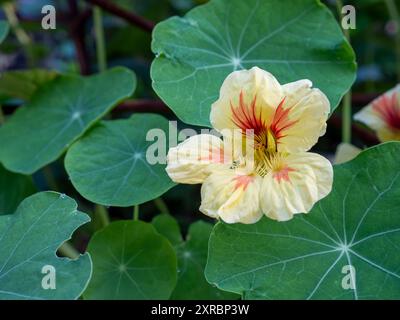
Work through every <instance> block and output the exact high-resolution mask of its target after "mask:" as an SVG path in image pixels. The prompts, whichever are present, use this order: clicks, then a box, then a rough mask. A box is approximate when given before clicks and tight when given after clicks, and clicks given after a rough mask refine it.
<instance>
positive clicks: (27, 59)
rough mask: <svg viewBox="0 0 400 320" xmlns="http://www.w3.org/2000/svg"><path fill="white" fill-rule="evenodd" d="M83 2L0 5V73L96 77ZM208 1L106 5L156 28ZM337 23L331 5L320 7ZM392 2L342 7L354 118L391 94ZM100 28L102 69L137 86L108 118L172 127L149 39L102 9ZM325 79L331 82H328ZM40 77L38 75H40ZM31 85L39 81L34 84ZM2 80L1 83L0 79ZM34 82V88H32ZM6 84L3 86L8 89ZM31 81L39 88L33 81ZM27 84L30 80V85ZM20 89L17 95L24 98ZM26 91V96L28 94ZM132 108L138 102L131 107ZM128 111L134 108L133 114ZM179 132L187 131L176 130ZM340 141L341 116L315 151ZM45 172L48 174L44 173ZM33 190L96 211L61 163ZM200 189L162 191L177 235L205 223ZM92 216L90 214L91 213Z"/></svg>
mask: <svg viewBox="0 0 400 320" xmlns="http://www.w3.org/2000/svg"><path fill="white" fill-rule="evenodd" d="M88 2H90V1H84V0H79V1H78V0H68V1H67V0H16V1H12V2H10V1H9V0H0V5H2V6H3V10H0V19H1V20H5V19H7V18H8V19H10V12H8V16H7V10H5V9H6V7H7V6H8V7H10V6H11V7H12V8H13V12H11V14H14V15H15V17H14V18H15V22H16V23H17V24H18V25H17V26H14V28H13V30H12V31H14V32H10V34H9V35H8V37H7V39H6V40H5V41H4V43H3V44H2V47H1V51H0V72H4V71H9V70H21V69H32V68H40V69H48V70H56V71H58V72H62V73H82V74H92V73H95V72H97V71H98V70H97V61H96V43H95V34H94V28H93V25H94V24H93V20H92V17H93V15H92V12H91V6H90V4H88ZM205 2H207V0H113V1H112V3H113V4H114V5H116V6H118V7H120V8H121V10H125V11H127V12H133V13H135V14H137V15H138V16H141V17H143V18H145V19H146V20H147V21H152V22H154V23H157V22H160V21H162V20H164V19H167V18H168V17H170V16H173V15H183V14H185V13H186V12H187V11H188V10H190V9H191V8H193V7H194V6H196V5H199V4H202V3H205ZM323 2H324V3H325V4H326V5H327V6H328V7H329V8H330V9H331V10H332V13H333V14H334V15H335V16H336V17H338V12H337V5H336V1H334V0H332V1H331V0H329V1H323ZM393 3H396V5H397V7H400V1H392V0H362V1H359V0H357V1H356V0H353V1H346V2H345V3H344V4H350V5H353V6H354V7H355V8H356V26H357V27H356V29H355V30H350V39H351V40H350V41H351V44H352V46H353V48H354V50H355V52H356V56H357V62H358V74H357V80H356V82H355V84H354V86H353V88H352V94H353V95H352V111H353V113H355V112H356V111H358V110H359V109H360V108H361V107H362V106H364V105H366V104H367V103H369V102H370V101H371V100H372V99H373V98H375V97H376V96H378V95H379V94H380V93H382V92H384V91H386V90H388V89H389V88H392V87H393V86H394V85H395V84H396V83H397V81H398V77H399V75H398V74H397V72H396V65H397V63H398V60H397V59H400V57H398V56H397V55H396V49H395V47H396V46H395V39H396V34H397V33H398V32H399V30H398V29H399V25H398V24H396V21H395V20H394V19H396V12H393V10H392V9H391V6H390V4H393ZM48 4H51V5H53V6H54V7H55V8H56V10H57V28H56V29H55V30H43V29H42V28H41V23H40V22H41V19H42V16H43V15H42V14H41V8H42V7H43V6H44V5H48ZM103 24H104V28H105V41H106V55H107V66H108V67H112V66H116V65H123V66H126V67H128V68H130V69H132V70H134V71H135V73H136V75H137V79H138V87H137V90H136V91H135V93H134V96H133V97H132V98H131V99H130V101H131V103H130V104H125V106H120V107H118V108H116V109H115V110H114V111H113V113H112V114H111V115H110V118H116V117H118V118H120V117H128V116H129V115H130V114H131V113H132V110H133V109H134V110H135V111H140V112H142V111H147V110H149V111H157V112H162V113H163V114H164V115H165V116H166V117H168V118H170V119H173V120H176V118H175V117H174V115H173V114H172V113H171V111H169V110H168V109H167V108H166V107H165V106H164V105H163V103H162V102H161V101H160V100H158V98H157V96H156V95H155V93H154V91H153V90H152V87H151V79H150V76H149V75H150V72H149V70H150V65H151V62H152V59H153V54H152V52H151V50H150V45H151V33H150V32H148V31H146V30H143V29H141V28H138V27H137V26H135V25H132V24H130V23H128V22H127V21H126V20H124V19H121V18H120V17H117V16H116V15H113V14H109V13H108V12H106V11H104V10H103ZM327 76H330V75H327ZM39 78H40V75H39ZM35 79H36V80H37V79H38V78H37V77H35ZM3 80H4V79H3ZM36 80H35V81H36ZM10 81H12V80H8V84H10V83H11V82H10ZM37 81H43V79H41V80H37ZM32 83H34V80H32V81H31V84H32ZM6 84H7V83H5V82H4V81H3V82H2V84H0V104H1V105H2V106H3V112H4V113H5V115H8V114H12V113H13V111H14V110H15V108H16V107H17V106H19V105H20V104H21V103H22V102H23V98H24V97H23V96H21V97H20V98H15V97H14V98H10V97H9V96H7V95H5V94H4V93H3V94H2V90H1V89H2V87H1V86H5V85H6ZM26 88H27V84H26V83H25V84H23V85H22V88H21V91H23V92H25V90H26ZM31 90H33V89H32V88H31ZM135 101H141V103H136V104H135ZM133 107H134V108H133ZM179 127H181V128H183V127H187V126H186V125H184V124H182V123H179ZM340 141H341V119H340V110H338V111H337V112H335V114H334V115H333V117H332V118H331V119H330V123H329V126H328V132H327V134H326V135H325V136H324V137H323V138H322V139H320V142H319V143H318V145H317V146H315V148H314V150H316V151H318V152H320V153H323V154H325V155H326V156H328V157H330V158H333V155H334V153H335V150H336V146H337V145H338V144H339V143H340ZM376 142H377V141H376V138H375V136H374V135H373V134H372V133H371V132H370V131H368V130H367V129H366V128H364V127H362V126H361V125H359V124H353V143H354V144H355V145H357V146H359V147H365V146H370V145H373V144H375V143H376ZM49 172H51V173H52V174H49ZM34 181H35V184H36V186H37V188H38V189H39V190H46V189H52V190H56V191H59V192H62V193H65V194H68V195H69V196H71V197H73V198H75V199H76V200H77V201H79V203H80V208H81V209H82V210H83V211H85V212H96V210H94V208H93V204H91V203H89V202H87V201H86V200H84V199H83V198H82V197H81V196H80V195H79V194H78V193H77V192H76V191H75V190H74V188H73V187H72V185H71V183H70V182H69V179H68V176H67V175H66V173H65V170H64V167H63V159H59V160H58V161H57V162H55V163H53V164H52V165H51V166H48V167H47V168H45V169H44V170H41V171H39V172H38V173H36V174H35V175H34ZM199 188H200V186H197V185H195V186H188V185H179V186H176V187H174V188H173V189H171V190H170V191H168V192H167V193H166V194H165V195H164V196H163V199H164V201H165V203H166V204H167V207H168V210H169V211H170V213H172V214H173V215H174V216H175V217H177V219H178V221H179V223H180V225H181V227H182V230H184V232H186V230H187V227H188V225H189V224H190V223H191V222H192V221H194V220H197V219H200V218H201V219H206V218H205V217H204V216H203V215H200V214H199V213H198V207H199V204H200V192H199ZM166 210H167V209H166V208H165V207H163V206H159V204H157V203H154V202H149V203H145V204H143V205H141V206H140V214H141V219H143V220H145V221H150V220H151V219H152V218H153V217H154V216H155V215H156V214H158V213H159V212H160V211H163V212H165V211H166ZM109 212H110V216H111V219H112V220H114V219H121V218H122V219H125V218H126V219H129V218H131V217H132V208H109ZM93 215H96V213H93ZM96 223H98V219H96V218H95V219H93V222H92V223H91V224H89V225H88V226H85V227H84V229H83V230H81V232H80V233H79V235H80V236H79V239H78V240H77V239H75V244H76V245H77V246H78V247H80V249H81V250H83V249H84V246H85V245H86V241H87V240H88V239H89V237H90V235H91V233H92V231H94V230H96V229H97V226H96Z"/></svg>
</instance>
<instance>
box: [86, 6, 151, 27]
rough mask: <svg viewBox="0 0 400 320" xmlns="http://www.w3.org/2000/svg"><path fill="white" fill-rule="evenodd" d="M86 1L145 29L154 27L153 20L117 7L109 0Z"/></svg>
mask: <svg viewBox="0 0 400 320" xmlns="http://www.w3.org/2000/svg"><path fill="white" fill-rule="evenodd" d="M86 1H87V2H90V3H92V4H94V5H97V6H99V7H100V8H102V9H103V10H105V11H108V12H109V13H112V14H113V15H116V16H117V17H120V18H122V19H124V20H126V21H127V22H129V23H131V24H133V25H135V26H137V27H139V28H141V29H143V30H145V31H148V32H151V31H153V29H154V25H155V24H154V22H152V21H149V20H147V19H145V18H143V17H141V16H138V15H137V14H135V13H133V12H129V11H126V10H124V9H123V8H121V7H119V6H118V5H115V4H114V3H112V2H111V1H106V0H86Z"/></svg>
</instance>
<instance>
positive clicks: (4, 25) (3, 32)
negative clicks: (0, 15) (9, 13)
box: [0, 21, 9, 43]
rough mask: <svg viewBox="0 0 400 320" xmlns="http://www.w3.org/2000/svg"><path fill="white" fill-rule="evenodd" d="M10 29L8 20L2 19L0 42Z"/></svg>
mask: <svg viewBox="0 0 400 320" xmlns="http://www.w3.org/2000/svg"><path fill="white" fill-rule="evenodd" d="M8 29H9V27H8V23H7V22H6V21H0V43H2V42H3V40H4V39H5V38H6V37H7V34H8Z"/></svg>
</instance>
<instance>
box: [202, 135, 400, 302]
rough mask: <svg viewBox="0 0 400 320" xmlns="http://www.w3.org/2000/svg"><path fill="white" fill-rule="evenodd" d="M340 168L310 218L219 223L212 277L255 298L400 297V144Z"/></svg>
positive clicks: (209, 269) (212, 252)
mask: <svg viewBox="0 0 400 320" xmlns="http://www.w3.org/2000/svg"><path fill="white" fill-rule="evenodd" d="M334 172H335V180H334V186H333V191H332V192H331V194H330V195H329V196H328V197H327V198H325V199H323V200H322V201H320V202H319V203H318V204H316V205H315V207H314V208H313V209H312V211H311V212H310V213H309V214H308V215H301V216H296V217H295V218H294V219H293V220H291V221H289V222H284V223H282V222H276V221H272V220H269V219H267V218H264V219H262V220H261V221H260V222H259V223H256V224H253V225H241V224H236V225H228V224H224V223H219V224H218V225H217V226H216V227H215V229H214V230H213V233H212V235H211V239H210V245H209V258H208V263H207V268H206V277H207V279H208V281H209V282H211V283H213V284H215V285H217V286H218V287H219V288H221V289H224V290H228V291H232V292H236V293H240V294H242V295H243V296H244V298H249V299H251V298H256V299H400V246H399V242H400V214H399V212H400V143H399V142H392V143H387V144H383V145H380V146H377V147H374V148H371V149H369V150H366V151H364V152H362V153H361V154H360V155H359V156H358V157H357V158H356V159H354V160H352V161H350V162H347V163H345V164H343V165H338V166H336V167H335V170H334ZM352 271H355V272H352ZM352 287H353V288H354V289H352Z"/></svg>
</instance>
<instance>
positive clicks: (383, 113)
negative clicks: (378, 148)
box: [354, 85, 400, 141]
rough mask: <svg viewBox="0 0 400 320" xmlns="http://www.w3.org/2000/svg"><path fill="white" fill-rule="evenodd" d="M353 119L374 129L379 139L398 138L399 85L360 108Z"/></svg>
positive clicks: (399, 134)
mask: <svg viewBox="0 0 400 320" xmlns="http://www.w3.org/2000/svg"><path fill="white" fill-rule="evenodd" d="M354 119H355V120H357V121H360V122H362V123H364V124H366V125H367V126H368V127H370V128H371V129H373V130H374V131H376V133H377V135H378V138H379V140H380V141H391V140H400V85H397V86H396V87H395V88H393V89H391V90H389V91H387V92H386V93H384V94H383V95H381V96H380V97H378V98H377V99H375V100H374V101H372V102H371V103H370V104H368V105H367V106H366V107H364V108H363V109H361V111H359V112H358V113H356V114H355V115H354Z"/></svg>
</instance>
